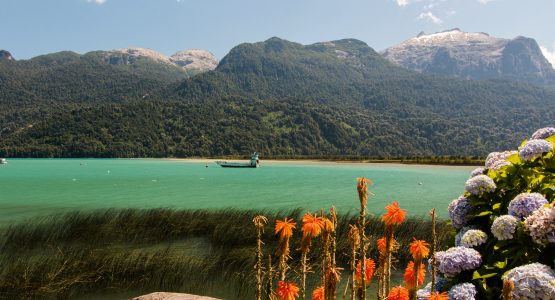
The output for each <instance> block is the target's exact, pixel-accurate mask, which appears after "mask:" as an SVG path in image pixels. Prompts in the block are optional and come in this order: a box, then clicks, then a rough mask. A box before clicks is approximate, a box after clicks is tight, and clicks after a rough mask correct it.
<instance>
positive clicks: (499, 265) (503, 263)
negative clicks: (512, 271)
mask: <svg viewBox="0 0 555 300" xmlns="http://www.w3.org/2000/svg"><path fill="white" fill-rule="evenodd" d="M493 265H494V266H495V267H496V268H499V269H503V268H505V267H506V266H507V261H506V260H505V261H498V262H496V263H494V264H493Z"/></svg>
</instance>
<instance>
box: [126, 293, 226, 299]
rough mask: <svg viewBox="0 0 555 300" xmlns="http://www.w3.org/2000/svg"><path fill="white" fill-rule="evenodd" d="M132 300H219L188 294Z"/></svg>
mask: <svg viewBox="0 0 555 300" xmlns="http://www.w3.org/2000/svg"><path fill="white" fill-rule="evenodd" d="M132 300H219V299H216V298H210V297H204V296H197V295H190V294H181V293H164V292H157V293H152V294H148V295H143V296H139V297H136V298H133V299H132Z"/></svg>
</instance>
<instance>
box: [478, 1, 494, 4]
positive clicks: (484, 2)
mask: <svg viewBox="0 0 555 300" xmlns="http://www.w3.org/2000/svg"><path fill="white" fill-rule="evenodd" d="M491 1H493V0H478V2H480V3H481V4H488V3H489V2H491Z"/></svg>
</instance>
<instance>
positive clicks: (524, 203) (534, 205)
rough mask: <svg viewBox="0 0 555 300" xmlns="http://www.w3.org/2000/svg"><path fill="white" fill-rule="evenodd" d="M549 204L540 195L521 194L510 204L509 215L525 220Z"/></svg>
mask: <svg viewBox="0 0 555 300" xmlns="http://www.w3.org/2000/svg"><path fill="white" fill-rule="evenodd" d="M547 203H548V202H547V199H545V197H544V196H542V194H540V193H521V194H519V195H517V196H516V197H515V198H514V199H513V200H511V202H510V203H509V215H512V216H515V217H517V218H525V217H528V216H529V215H531V214H532V213H533V212H534V211H535V210H536V209H538V208H540V207H542V206H544V205H545V204H547Z"/></svg>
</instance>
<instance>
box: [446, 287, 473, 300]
mask: <svg viewBox="0 0 555 300" xmlns="http://www.w3.org/2000/svg"><path fill="white" fill-rule="evenodd" d="M476 294H477V291H476V287H475V286H474V285H473V284H472V283H459V284H457V285H454V286H453V287H452V288H451V289H450V290H449V299H450V300H474V299H476Z"/></svg>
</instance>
